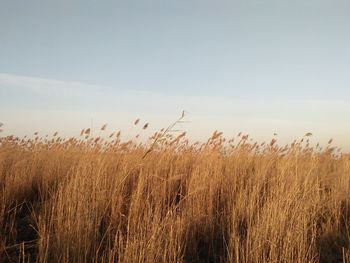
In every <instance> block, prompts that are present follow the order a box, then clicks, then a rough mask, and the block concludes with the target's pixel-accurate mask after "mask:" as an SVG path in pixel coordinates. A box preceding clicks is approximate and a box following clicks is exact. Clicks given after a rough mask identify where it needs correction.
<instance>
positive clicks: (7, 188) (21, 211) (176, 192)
mask: <svg viewBox="0 0 350 263" xmlns="http://www.w3.org/2000/svg"><path fill="white" fill-rule="evenodd" d="M138 122H139V121H135V124H137V123H138ZM147 125H148V124H147ZM145 126H146V125H144V126H143V128H145ZM146 128H147V127H146ZM105 129H106V127H105V126H103V127H102V128H101V130H105ZM89 134H90V129H86V130H83V131H82V132H81V136H83V137H82V138H83V139H76V138H71V139H62V138H59V137H53V138H52V139H49V138H47V137H46V138H39V137H36V138H34V139H27V138H23V139H21V138H15V137H14V136H9V137H4V138H1V139H0V231H1V232H0V237H1V240H0V258H2V259H3V262H130V263H136V262H152V263H153V262H246V263H254V262H256V263H258V262H259V263H260V262H350V249H349V241H350V235H349V234H350V231H349V228H348V227H349V226H350V225H349V222H350V209H349V208H350V206H349V199H350V191H349V190H350V156H349V155H344V154H335V153H334V152H335V151H334V149H333V148H331V146H328V147H327V148H326V149H323V150H321V149H320V148H312V147H311V146H309V145H308V142H307V141H303V142H301V141H298V142H294V143H293V144H291V145H287V146H284V147H279V146H278V145H277V142H276V140H275V139H274V140H272V141H271V142H269V143H265V144H264V143H263V144H258V143H254V142H251V141H250V140H249V138H248V136H247V135H242V134H239V136H238V137H236V138H233V139H231V140H229V141H225V139H224V138H223V137H222V134H221V133H219V132H215V133H214V134H213V136H212V137H211V138H210V139H209V140H208V141H207V142H206V143H204V144H199V143H195V144H190V143H189V142H188V141H187V140H186V138H185V134H184V133H183V134H180V135H178V136H176V137H172V136H171V135H168V134H163V133H158V134H162V136H163V137H162V138H159V135H157V134H155V135H154V136H153V138H156V140H157V143H152V142H151V143H149V144H137V143H136V142H133V141H128V142H122V141H121V140H120V132H118V133H117V135H114V133H113V134H112V135H111V138H110V139H109V140H105V139H103V138H102V137H101V138H100V137H99V138H89ZM55 135H57V134H55ZM36 136H38V134H36ZM84 136H86V138H85V137H84ZM157 136H158V137H157ZM307 136H311V134H308V135H307ZM305 140H307V138H305ZM153 142H154V141H153ZM150 145H152V147H151V148H150ZM146 152H147V155H146V156H145V153H146Z"/></svg>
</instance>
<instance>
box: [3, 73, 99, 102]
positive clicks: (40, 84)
mask: <svg viewBox="0 0 350 263" xmlns="http://www.w3.org/2000/svg"><path fill="white" fill-rule="evenodd" d="M0 89H1V90H3V91H11V90H18V91H24V92H31V93H34V94H37V95H46V96H84V94H86V92H94V93H100V92H102V91H103V88H102V87H100V86H97V85H91V84H85V83H80V82H71V81H61V80H55V79H48V78H37V77H29V76H19V75H13V74H5V73H0Z"/></svg>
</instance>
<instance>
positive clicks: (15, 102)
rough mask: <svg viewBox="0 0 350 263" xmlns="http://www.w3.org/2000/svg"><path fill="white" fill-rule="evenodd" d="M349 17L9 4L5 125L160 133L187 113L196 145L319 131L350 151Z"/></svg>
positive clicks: (332, 7) (171, 6)
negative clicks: (239, 134)
mask: <svg viewBox="0 0 350 263" xmlns="http://www.w3.org/2000/svg"><path fill="white" fill-rule="evenodd" d="M349 12H350V2H349V1H347V0H294V1H291V0H265V1H260V0H236V1H224V0H215V1H214V0H212V1H208V0H200V1H199V0H198V1H191V0H176V1H170V0H159V1H153V0H150V1H146V0H144V1H134V0H127V1H116V0H115V1H91V0H90V1H89V0H84V1H82V0H81V1H80V0H79V1H78V0H77V1H73V0H69V1H68V0H42V1H38V0H31V1H17V0H0V121H1V122H4V123H5V124H6V129H7V131H8V132H11V133H18V134H22V133H26V132H31V131H33V130H35V129H38V130H45V129H46V130H47V129H48V128H47V127H50V129H58V130H62V132H63V131H66V132H67V133H69V132H75V131H76V130H78V127H77V126H79V128H80V127H82V126H84V125H85V126H87V125H88V124H87V123H89V120H90V118H91V117H93V118H94V119H95V120H96V123H103V122H104V121H107V122H111V126H112V127H113V128H114V127H116V128H121V129H124V130H128V129H130V128H129V126H128V125H129V124H128V123H129V122H132V121H133V119H134V118H136V117H138V116H141V117H143V118H144V119H145V121H146V120H149V121H152V122H153V123H154V126H153V127H154V128H155V129H156V128H158V127H160V126H162V125H166V124H167V123H168V122H171V120H173V119H174V117H176V116H177V115H178V114H179V113H180V112H181V110H182V109H185V110H187V111H188V112H189V115H188V117H189V119H190V120H191V121H192V122H191V124H189V125H187V126H186V127H183V128H184V129H186V130H188V131H189V132H190V133H191V131H192V132H193V137H196V136H197V137H198V138H199V137H201V138H202V137H203V136H206V135H207V134H209V133H210V132H212V131H213V130H214V129H219V130H224V131H225V133H226V134H227V135H228V136H230V135H231V134H230V133H231V131H232V134H233V133H235V132H236V131H239V130H243V131H246V132H249V133H250V134H251V135H253V137H256V138H260V137H261V138H267V137H268V136H269V135H270V134H272V133H273V132H274V131H278V132H279V133H280V134H281V137H283V136H284V137H283V138H284V139H285V140H288V139H291V138H293V137H295V136H302V135H303V134H304V132H309V131H312V132H314V134H315V136H316V138H317V139H319V140H321V141H322V140H326V139H327V138H328V137H336V138H338V144H340V145H343V146H344V147H349V149H350V141H349V139H348V138H350V137H349V135H350V124H349V121H348V120H349V117H348V116H350V34H349V28H350V16H349ZM112 127H111V128H112ZM317 136H318V137H317Z"/></svg>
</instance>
